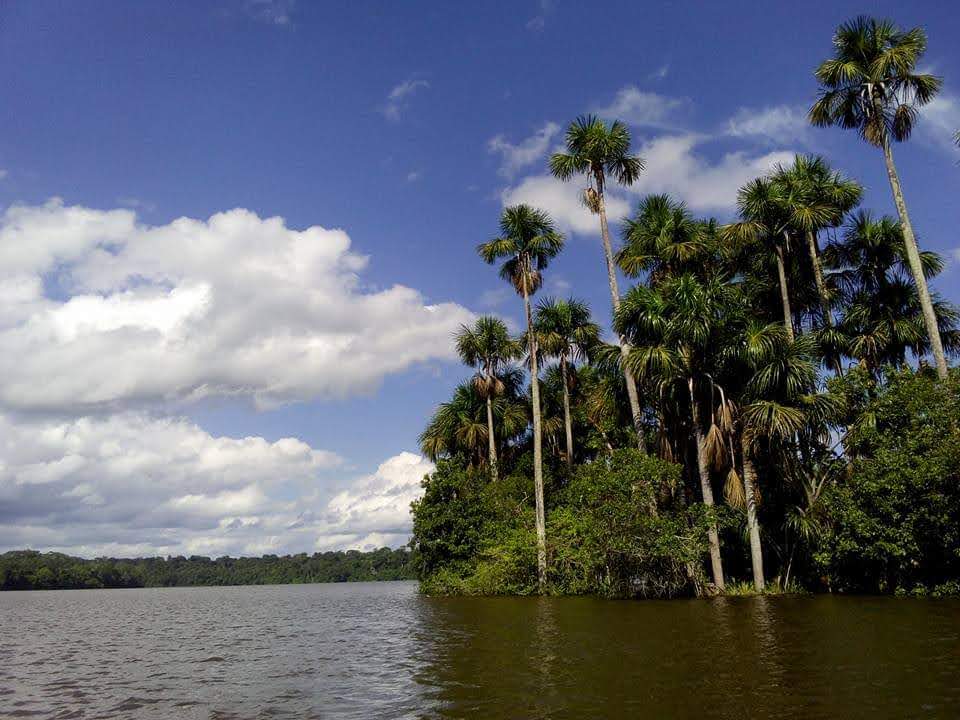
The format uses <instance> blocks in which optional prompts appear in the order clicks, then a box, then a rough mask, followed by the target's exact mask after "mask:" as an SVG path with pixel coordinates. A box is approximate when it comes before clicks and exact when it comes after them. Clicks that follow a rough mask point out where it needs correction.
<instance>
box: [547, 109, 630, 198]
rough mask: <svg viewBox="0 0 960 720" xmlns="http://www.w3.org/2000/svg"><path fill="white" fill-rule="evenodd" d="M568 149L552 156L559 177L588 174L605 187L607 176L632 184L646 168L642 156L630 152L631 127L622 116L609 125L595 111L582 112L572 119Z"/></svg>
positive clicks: (556, 174) (625, 183) (567, 142)
mask: <svg viewBox="0 0 960 720" xmlns="http://www.w3.org/2000/svg"><path fill="white" fill-rule="evenodd" d="M565 140H566V146H567V152H565V153H556V154H554V155H553V156H552V157H551V158H550V172H552V173H553V174H554V176H556V177H557V178H559V179H560V180H569V179H570V178H572V177H573V176H574V175H579V174H585V175H588V176H589V177H590V178H591V180H593V181H595V182H596V183H597V185H598V187H597V190H599V191H602V190H603V184H604V181H605V178H606V177H607V176H610V177H613V178H614V179H616V181H617V182H618V183H620V184H621V185H632V184H633V183H634V182H635V181H636V179H637V178H638V177H640V173H641V172H643V167H644V164H643V160H642V159H641V158H639V157H636V156H634V155H630V130H628V129H627V126H626V125H624V124H623V123H622V122H620V121H619V120H615V121H614V122H613V123H612V124H611V125H610V126H609V127H608V126H607V125H606V123H604V122H603V120H601V119H600V118H598V117H596V116H594V115H582V116H581V117H578V118H577V119H576V120H574V121H573V122H572V123H570V127H568V128H567V134H566V139H565Z"/></svg>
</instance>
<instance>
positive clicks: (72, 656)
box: [0, 583, 960, 720]
mask: <svg viewBox="0 0 960 720" xmlns="http://www.w3.org/2000/svg"><path fill="white" fill-rule="evenodd" d="M0 622H2V623H3V625H4V626H5V632H4V642H0V717H2V718H8V717H44V718H68V717H83V718H84V720H89V718H98V717H99V718H110V719H111V720H113V719H114V718H136V719H140V718H150V719H152V718H158V719H159V718H163V719H164V720H166V719H167V718H188V719H190V720H193V719H194V718H197V719H201V718H202V719H205V720H206V719H209V718H222V719H223V720H227V719H230V720H239V719H243V720H247V719H249V718H267V717H271V718H272V717H276V718H287V717H289V718H297V719H298V720H299V719H300V718H311V717H323V718H363V719H364V720H367V719H368V718H391V719H392V718H401V719H402V718H420V717H441V718H442V717H450V718H454V717H457V718H459V717H481V718H484V719H488V718H489V719H490V720H498V719H499V718H511V719H512V718H521V717H577V718H580V717H590V718H607V717H610V718H615V717H625V716H638V717H678V718H680V717H707V716H709V717H717V718H736V719H737V720H742V718H743V717H757V718H760V717H771V716H778V717H801V716H802V717H804V718H828V717H829V718H835V717H843V718H860V717H863V718H866V717H918V716H922V717H929V718H939V717H955V712H954V710H955V708H956V707H957V706H958V704H960V683H957V681H956V678H957V677H960V653H958V651H957V647H958V645H960V603H957V602H953V601H943V602H929V601H922V600H893V599H873V598H868V599H864V598H859V599H858V598H804V599H790V598H761V599H757V600H750V599H742V600H741V599H737V600H735V601H729V600H727V601H715V602H707V601H676V602H670V603H664V602H642V603H631V602H613V601H601V600H593V599H588V598H570V599H536V598H487V599H483V598H425V597H421V596H419V595H417V594H416V591H415V586H413V585H412V584H410V583H381V584H354V585H336V586H329V585H313V586H284V587H256V588H171V589H156V590H129V591H128V590H123V591H85V592H69V591H68V592H46V593H0ZM9 628H16V630H15V631H14V632H12V633H11V632H10V630H9Z"/></svg>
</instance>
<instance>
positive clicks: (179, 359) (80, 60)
mask: <svg viewBox="0 0 960 720" xmlns="http://www.w3.org/2000/svg"><path fill="white" fill-rule="evenodd" d="M859 13H869V14H872V15H877V16H888V17H891V18H892V19H894V20H895V21H896V22H898V23H899V24H901V25H903V26H909V27H912V26H915V25H922V26H924V27H925V28H926V30H927V32H928V36H929V49H928V52H927V55H926V56H925V58H924V60H923V64H922V67H923V69H924V70H926V71H929V72H934V73H936V74H938V75H941V76H943V77H944V89H943V92H942V93H941V95H940V96H939V97H938V98H937V99H936V100H935V101H934V103H932V104H931V105H930V106H928V107H927V108H926V109H925V111H924V113H923V115H922V117H921V120H920V123H919V125H918V127H917V130H916V132H915V135H914V137H913V138H911V140H910V141H909V142H908V143H905V144H903V145H900V146H898V147H896V148H895V155H896V159H897V163H898V167H899V170H900V173H901V179H902V181H903V184H904V188H905V193H906V199H907V203H908V206H909V208H910V213H911V218H912V220H913V224H914V226H915V228H916V231H917V233H918V237H919V240H920V243H921V245H922V246H923V247H924V248H925V249H931V250H936V251H938V252H940V253H942V254H943V255H944V257H945V258H946V259H947V267H946V269H945V271H944V273H943V274H942V275H941V276H940V277H938V278H937V279H936V280H935V281H934V289H935V290H936V291H938V292H939V293H941V294H942V295H944V296H946V297H948V298H949V299H951V300H953V301H954V302H960V270H958V265H960V239H958V237H957V231H956V228H957V227H960V201H958V188H960V151H958V150H957V149H956V147H955V146H954V145H953V144H952V143H951V137H952V135H953V133H954V132H955V131H956V130H957V129H960V49H958V47H957V45H956V42H955V39H956V35H957V29H958V27H960V7H957V6H956V3H953V2H949V1H948V0H943V1H942V2H924V3H912V4H905V3H902V2H860V3H856V4H854V3H849V2H843V1H840V2H837V1H832V2H809V3H764V4H755V3H741V2H725V3H722V4H720V3H718V4H709V3H694V2H668V3H652V2H635V1H630V2H608V3H582V2H581V3H576V2H566V1H564V0H514V1H512V2H494V1H492V0H491V1H489V2H483V3H473V4H472V5H467V4H463V3H447V2H413V1H411V2H403V3H388V2H364V1H355V2H350V3H336V4H334V3H313V2H306V1H305V0H209V1H206V2H199V3H198V2H193V1H192V0H172V1H171V2H141V3H129V2H119V1H116V2H102V1H101V2H96V1H91V2H87V3H82V4H81V3H74V2H70V1H69V0H64V1H62V2H54V1H52V0H29V1H26V0H24V1H22V2H15V1H10V2H4V3H2V4H0V98H2V102H0V551H3V550H7V549H13V548H24V547H30V548H34V549H38V550H50V549H53V550H59V551H63V552H69V553H73V554H77V555H82V556H87V557H93V556H98V555H115V556H138V555H178V554H184V555H191V554H202V555H209V556H219V555H224V554H231V555H238V554H245V555H259V554H263V553H287V552H315V551H323V550H328V549H339V548H361V549H364V548H371V547H377V546H381V545H391V546H398V545H401V544H403V543H405V542H406V541H407V539H408V537H409V532H410V519H409V512H408V507H409V503H410V501H411V500H412V499H414V498H415V497H416V496H417V495H418V493H419V492H420V480H421V479H422V477H423V476H424V474H426V473H427V472H429V471H430V470H431V468H432V465H431V464H430V463H429V462H428V461H427V460H426V459H424V458H423V457H421V456H420V454H419V451H418V448H417V436H418V434H419V432H420V430H421V429H422V427H423V426H424V424H425V423H426V421H427V419H428V418H429V416H430V415H431V413H432V411H433V410H434V409H435V408H436V406H437V404H438V403H439V402H442V401H444V400H445V399H446V398H447V397H448V396H449V394H450V391H451V389H452V388H453V387H454V385H455V384H456V383H457V382H458V381H460V380H461V379H463V378H464V377H465V376H466V375H467V374H468V372H469V371H468V370H467V369H465V368H463V367H462V366H460V365H459V364H458V362H457V359H456V357H455V353H454V349H453V346H452V335H453V333H454V332H455V331H456V329H457V328H458V327H459V326H460V324H462V323H470V322H472V320H473V319H474V318H475V317H476V316H477V315H478V314H482V313H493V314H497V315H499V316H501V317H503V318H504V319H505V320H506V321H507V322H508V323H509V324H510V325H511V327H513V328H519V327H520V323H521V319H522V313H521V310H522V308H521V304H520V301H519V299H518V298H517V297H516V295H515V294H513V292H512V290H511V289H510V288H509V287H508V286H507V285H506V284H505V283H503V282H502V281H501V280H500V279H499V277H498V276H497V273H496V271H495V269H494V268H490V267H487V266H486V265H484V264H483V263H482V262H481V261H480V260H479V258H478V257H477V255H476V245H477V244H478V243H480V242H483V241H486V240H488V239H490V238H491V237H493V236H495V234H496V231H497V221H498V216H499V213H500V211H501V209H502V208H503V206H505V205H510V204H515V203H518V202H527V203H530V204H533V205H536V206H539V207H542V208H543V209H545V210H547V211H548V212H549V213H550V214H551V215H552V217H553V218H554V219H555V221H556V222H557V224H558V225H559V227H560V228H561V229H562V230H563V231H564V233H565V234H566V236H567V238H566V247H565V249H564V251H563V253H562V255H561V256H560V257H559V258H558V259H557V260H556V261H555V262H554V263H553V264H552V265H551V266H550V268H549V269H548V271H547V273H546V283H545V288H544V290H543V291H542V294H543V295H548V296H575V297H577V298H580V299H583V300H585V301H587V302H589V303H590V305H591V307H592V308H593V310H594V313H595V315H596V316H597V318H598V319H599V320H600V321H601V322H602V323H604V324H606V323H607V322H608V320H609V295H608V294H607V286H606V278H605V269H604V265H603V259H602V252H601V248H600V244H599V237H598V227H597V221H596V218H595V217H593V216H591V215H589V214H588V213H587V211H586V210H585V209H584V208H583V207H582V206H581V205H580V203H579V201H578V192H579V191H580V190H581V189H582V185H583V183H582V182H579V181H577V182H571V183H568V184H561V183H559V182H557V181H555V180H553V179H552V178H550V177H549V175H548V173H547V170H546V159H547V157H548V155H549V153H551V152H553V151H555V150H556V149H558V147H559V145H560V144H561V142H562V138H563V129H564V127H565V126H566V124H567V123H569V122H570V121H571V120H573V119H574V118H575V117H576V116H577V115H579V114H582V113H587V112H592V113H597V114H599V115H600V116H601V117H604V118H608V119H613V118H619V119H621V120H623V121H624V122H626V123H627V124H628V125H629V126H630V128H631V131H632V133H633V138H634V147H635V149H636V151H637V152H638V153H639V154H641V155H642V156H643V157H644V158H645V160H646V171H645V172H644V174H643V175H642V177H641V178H640V180H639V182H637V183H636V184H635V185H634V186H633V187H631V188H616V189H611V191H610V196H609V199H608V206H609V210H610V213H611V216H612V217H611V221H612V222H614V224H615V225H617V224H619V222H620V221H622V219H623V218H624V217H626V216H627V215H629V214H630V213H631V212H632V211H634V209H635V207H636V204H637V202H638V200H639V198H640V197H642V196H643V195H645V194H648V193H652V192H658V193H660V192H666V193H670V194H671V195H673V196H674V197H676V198H678V199H681V200H683V201H685V202H686V203H687V205H688V206H689V207H690V208H691V209H692V210H693V211H694V212H695V213H697V214H698V215H700V216H703V217H716V218H717V219H718V220H720V221H725V220H728V219H730V218H731V217H732V213H733V211H734V207H733V206H734V200H735V196H736V190H737V187H738V186H739V185H740V184H742V183H743V182H745V181H747V180H749V179H751V178H753V177H755V176H757V175H759V174H762V173H763V172H765V171H766V170H768V169H769V168H771V167H772V166H773V165H775V164H776V163H778V162H788V161H789V160H790V159H791V158H792V157H793V155H794V154H795V153H797V152H804V153H818V154H822V155H824V156H825V157H826V158H827V159H828V160H829V162H830V163H831V164H832V165H833V166H834V167H835V168H837V169H840V170H842V171H843V172H845V173H846V174H848V175H850V176H852V177H855V178H857V179H858V180H859V181H860V182H862V183H863V184H864V186H865V189H866V193H865V200H864V206H865V207H867V208H870V209H872V210H873V211H874V212H875V213H877V214H884V213H888V214H893V213H894V212H895V208H894V206H893V203H892V200H891V197H890V191H889V185H888V184H887V179H886V175H885V171H884V166H883V159H882V155H881V154H880V153H879V151H877V150H875V149H873V148H871V147H869V146H867V145H865V144H864V143H862V142H861V141H859V140H858V138H857V136H856V134H855V133H853V132H851V131H843V130H839V129H815V128H812V127H810V126H809V125H808V124H807V122H806V119H805V114H806V110H807V109H808V108H809V105H810V104H811V102H812V100H813V99H814V98H815V95H816V89H817V88H816V83H815V81H814V78H813V75H812V71H813V69H814V68H815V67H816V65H817V64H818V62H820V61H821V60H823V59H824V58H826V57H827V56H829V54H830V52H831V37H832V34H833V31H834V29H835V28H836V26H837V25H838V24H839V23H840V22H842V21H844V20H846V19H849V18H851V17H853V16H855V15H857V14H859Z"/></svg>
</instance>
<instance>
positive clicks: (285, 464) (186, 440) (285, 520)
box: [0, 413, 433, 556]
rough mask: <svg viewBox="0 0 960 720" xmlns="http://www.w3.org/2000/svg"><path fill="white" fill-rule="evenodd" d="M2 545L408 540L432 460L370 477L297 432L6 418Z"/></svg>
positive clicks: (140, 419)
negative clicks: (414, 504)
mask: <svg viewBox="0 0 960 720" xmlns="http://www.w3.org/2000/svg"><path fill="white" fill-rule="evenodd" d="M0 438H2V439H0V551H2V550H3V549H8V548H19V547H32V548H37V549H58V550H63V551H69V552H75V553H78V554H82V555H86V556H95V555H103V554H113V555H125V556H131V555H155V554H159V555H167V554H194V553H198V554H214V555H219V554H233V555H237V554H261V553H263V552H301V551H311V550H315V549H326V548H332V547H336V548H341V547H357V548H366V547H368V546H371V545H376V546H380V545H383V544H387V545H393V546H398V545H401V544H403V543H404V542H405V541H406V539H407V537H408V536H409V532H410V517H409V505H410V502H411V501H412V500H414V499H415V498H416V497H418V496H419V492H420V481H421V480H422V478H423V476H424V475H425V474H426V473H428V472H430V471H431V470H432V469H433V466H432V465H431V464H430V463H429V462H427V461H426V460H424V459H422V458H421V457H420V456H419V455H415V454H413V453H408V452H404V453H400V454H399V455H397V456H395V457H392V458H390V459H388V460H386V461H384V462H383V463H382V464H381V465H380V467H379V468H378V469H377V471H376V472H375V473H373V474H371V475H368V476H360V477H349V476H347V477H344V476H345V475H346V473H345V471H344V469H343V467H342V461H341V459H340V458H339V457H338V456H337V455H336V454H334V453H331V452H328V451H324V450H317V449H314V448H312V447H310V446H309V445H307V444H306V443H304V442H302V441H300V440H296V439H293V438H285V439H281V440H277V441H275V442H269V441H267V440H265V439H263V438H260V437H246V438H229V437H213V436H211V435H210V434H208V433H207V432H205V431H204V430H202V429H201V428H199V427H198V426H197V425H195V424H193V423H192V422H190V421H188V420H185V419H182V418H157V417H153V416H150V415H146V414H142V413H123V414H119V415H114V416H110V417H103V418H81V419H77V420H69V421H57V420H42V419H37V418H18V419H16V420H15V419H13V418H11V417H10V416H8V415H0Z"/></svg>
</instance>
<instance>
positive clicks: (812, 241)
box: [807, 230, 843, 377]
mask: <svg viewBox="0 0 960 720" xmlns="http://www.w3.org/2000/svg"><path fill="white" fill-rule="evenodd" d="M807 250H809V251H810V264H811V265H812V266H813V278H814V280H815V281H816V283H817V294H818V295H819V296H820V308H821V310H822V311H823V326H824V327H828V328H832V327H833V313H832V312H831V311H830V296H829V295H828V294H827V283H826V282H824V279H823V265H822V264H821V263H820V248H819V247H817V236H816V233H814V232H813V230H807ZM833 369H834V370H835V371H836V373H837V377H842V376H843V365H842V364H841V362H840V358H839V357H834V358H833Z"/></svg>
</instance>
